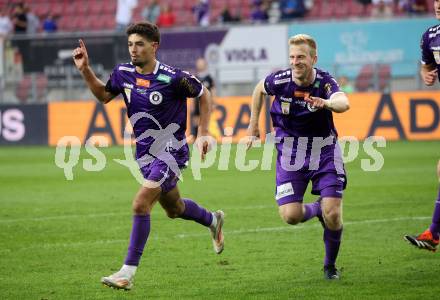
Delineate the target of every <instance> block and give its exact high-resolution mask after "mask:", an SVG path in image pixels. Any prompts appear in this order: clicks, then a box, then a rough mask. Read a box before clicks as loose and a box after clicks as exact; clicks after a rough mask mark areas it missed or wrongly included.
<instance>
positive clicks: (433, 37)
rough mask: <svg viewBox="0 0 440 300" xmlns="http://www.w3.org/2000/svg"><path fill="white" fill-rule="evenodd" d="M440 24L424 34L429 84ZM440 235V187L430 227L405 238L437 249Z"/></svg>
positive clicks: (438, 58)
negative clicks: (416, 234)
mask: <svg viewBox="0 0 440 300" xmlns="http://www.w3.org/2000/svg"><path fill="white" fill-rule="evenodd" d="M434 10H435V16H436V18H437V19H438V20H440V0H435V1H434ZM439 43H440V25H435V26H432V27H430V28H428V30H426V32H425V33H424V34H423V36H422V40H421V43H420V47H421V50H422V61H421V62H422V64H421V67H420V75H421V76H422V79H423V82H424V83H425V84H426V85H427V86H432V85H434V83H435V81H436V80H437V78H439V77H438V75H439V69H440V51H439V49H438V45H439ZM437 176H438V178H439V181H440V161H439V162H438V164H437ZM439 235H440V188H439V192H438V196H437V200H436V202H435V207H434V213H433V215H432V223H431V226H429V228H428V229H426V230H425V231H424V232H423V233H422V234H419V235H418V236H412V235H405V236H404V239H405V240H407V241H408V242H410V243H411V244H412V245H414V246H416V247H417V248H420V249H426V250H429V251H436V250H437V248H438V244H439Z"/></svg>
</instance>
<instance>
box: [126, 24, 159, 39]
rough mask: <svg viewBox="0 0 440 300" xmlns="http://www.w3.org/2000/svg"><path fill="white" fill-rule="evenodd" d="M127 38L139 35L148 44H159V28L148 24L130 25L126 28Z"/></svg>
mask: <svg viewBox="0 0 440 300" xmlns="http://www.w3.org/2000/svg"><path fill="white" fill-rule="evenodd" d="M126 33H127V36H129V35H132V34H139V35H141V36H143V37H145V38H146V39H147V40H148V41H150V42H157V43H160V33H159V28H157V26H156V25H155V24H153V23H149V22H138V23H134V24H131V25H130V26H128V28H127V31H126Z"/></svg>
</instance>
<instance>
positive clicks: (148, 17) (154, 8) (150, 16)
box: [142, 0, 160, 24]
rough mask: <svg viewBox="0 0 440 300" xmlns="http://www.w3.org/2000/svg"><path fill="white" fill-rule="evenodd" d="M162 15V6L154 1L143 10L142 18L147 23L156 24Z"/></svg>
mask: <svg viewBox="0 0 440 300" xmlns="http://www.w3.org/2000/svg"><path fill="white" fill-rule="evenodd" d="M159 15H160V5H159V3H158V1H157V0H152V1H151V3H150V5H147V6H145V7H144V9H143V10H142V18H143V19H144V20H145V21H148V22H150V23H153V24H156V23H157V19H158V18H159Z"/></svg>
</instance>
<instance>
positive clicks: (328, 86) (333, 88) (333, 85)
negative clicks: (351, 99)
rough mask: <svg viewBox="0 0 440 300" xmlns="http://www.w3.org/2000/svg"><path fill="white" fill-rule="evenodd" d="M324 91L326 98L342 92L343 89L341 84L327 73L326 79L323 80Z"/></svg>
mask: <svg viewBox="0 0 440 300" xmlns="http://www.w3.org/2000/svg"><path fill="white" fill-rule="evenodd" d="M322 87H323V93H324V96H325V97H324V98H325V99H330V97H331V96H332V95H333V94H335V93H338V92H341V89H340V88H339V84H338V82H337V81H336V79H334V78H333V77H332V76H331V75H329V74H327V76H325V80H324V82H323V86H322Z"/></svg>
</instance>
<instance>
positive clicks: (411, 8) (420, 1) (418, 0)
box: [399, 0, 429, 15]
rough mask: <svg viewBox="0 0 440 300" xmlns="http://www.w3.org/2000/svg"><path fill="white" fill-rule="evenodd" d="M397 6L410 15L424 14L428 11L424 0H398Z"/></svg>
mask: <svg viewBox="0 0 440 300" xmlns="http://www.w3.org/2000/svg"><path fill="white" fill-rule="evenodd" d="M399 7H400V9H401V10H402V11H404V12H406V13H407V14H410V15H419V14H426V13H428V11H429V8H428V3H427V2H426V0H400V1H399Z"/></svg>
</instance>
